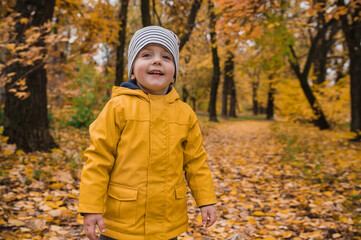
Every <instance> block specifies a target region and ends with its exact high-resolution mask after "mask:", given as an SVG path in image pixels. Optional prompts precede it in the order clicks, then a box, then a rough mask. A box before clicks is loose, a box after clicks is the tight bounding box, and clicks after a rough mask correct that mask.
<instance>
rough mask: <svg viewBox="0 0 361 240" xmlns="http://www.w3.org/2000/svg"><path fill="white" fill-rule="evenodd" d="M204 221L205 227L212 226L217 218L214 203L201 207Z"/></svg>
mask: <svg viewBox="0 0 361 240" xmlns="http://www.w3.org/2000/svg"><path fill="white" fill-rule="evenodd" d="M201 214H202V223H203V225H204V227H206V228H207V227H210V226H212V225H213V223H215V222H216V220H217V210H216V207H215V206H214V205H211V206H205V207H202V208H201Z"/></svg>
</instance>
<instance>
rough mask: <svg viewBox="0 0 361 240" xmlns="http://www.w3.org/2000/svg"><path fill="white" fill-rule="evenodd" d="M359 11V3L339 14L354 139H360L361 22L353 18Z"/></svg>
mask: <svg viewBox="0 0 361 240" xmlns="http://www.w3.org/2000/svg"><path fill="white" fill-rule="evenodd" d="M349 4H350V3H349ZM338 5H339V6H345V3H344V1H343V0H339V1H338ZM348 7H349V8H350V6H348ZM360 13H361V5H360V4H359V5H357V8H354V9H353V10H351V9H349V12H348V14H347V15H343V16H341V20H342V30H343V32H344V34H345V37H346V43H347V47H348V52H349V57H350V78H351V131H352V132H354V133H356V138H355V140H356V141H361V67H360V66H361V47H360V44H361V22H360V21H358V20H355V19H356V17H357V16H359V15H360Z"/></svg>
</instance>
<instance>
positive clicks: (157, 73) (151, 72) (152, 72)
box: [148, 71, 164, 76]
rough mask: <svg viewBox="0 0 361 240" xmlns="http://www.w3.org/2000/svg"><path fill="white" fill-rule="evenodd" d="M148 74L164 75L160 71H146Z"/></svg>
mask: <svg viewBox="0 0 361 240" xmlns="http://www.w3.org/2000/svg"><path fill="white" fill-rule="evenodd" d="M148 74H150V75H160V76H163V75H164V73H162V72H161V71H150V72H148Z"/></svg>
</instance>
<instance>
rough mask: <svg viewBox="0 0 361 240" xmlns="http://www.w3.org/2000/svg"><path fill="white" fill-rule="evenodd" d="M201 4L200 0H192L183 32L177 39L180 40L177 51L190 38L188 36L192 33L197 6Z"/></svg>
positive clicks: (180, 49)
mask: <svg viewBox="0 0 361 240" xmlns="http://www.w3.org/2000/svg"><path fill="white" fill-rule="evenodd" d="M201 4H202V1H201V0H194V1H193V3H192V8H191V11H190V13H189V15H188V19H187V25H186V28H185V32H183V33H181V36H180V39H179V40H180V44H179V52H180V51H182V49H183V47H184V45H185V44H186V42H187V41H188V40H189V38H190V36H191V34H192V30H193V28H194V24H195V20H196V17H197V13H198V10H199V8H200V7H201Z"/></svg>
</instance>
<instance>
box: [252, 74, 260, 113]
mask: <svg viewBox="0 0 361 240" xmlns="http://www.w3.org/2000/svg"><path fill="white" fill-rule="evenodd" d="M258 85H259V81H258V80H257V81H254V82H252V103H253V107H252V108H253V115H258V97H257V90H258Z"/></svg>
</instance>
